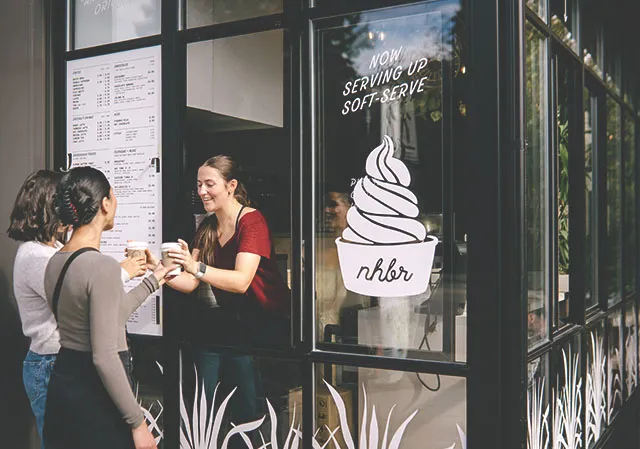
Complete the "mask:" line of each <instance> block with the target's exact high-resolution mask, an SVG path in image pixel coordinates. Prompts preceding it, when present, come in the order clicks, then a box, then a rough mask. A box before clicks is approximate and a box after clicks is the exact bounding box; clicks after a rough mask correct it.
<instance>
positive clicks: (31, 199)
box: [7, 170, 62, 243]
mask: <svg viewBox="0 0 640 449" xmlns="http://www.w3.org/2000/svg"><path fill="white" fill-rule="evenodd" d="M61 178H62V175H61V174H60V173H55V172H52V171H50V170H38V171H37V172H35V173H32V174H30V175H29V176H28V177H27V179H26V180H25V181H24V183H23V184H22V187H20V190H19V191H18V195H17V196H16V200H15V202H14V203H13V210H12V211H11V217H10V224H9V229H7V235H8V236H9V238H11V239H13V240H16V241H18V242H29V241H33V240H36V241H38V242H42V243H48V242H50V241H51V240H52V239H53V238H54V237H55V236H56V234H57V233H58V230H59V229H60V226H61V224H62V222H61V220H60V217H59V216H58V214H57V213H56V211H55V207H54V196H55V193H56V188H57V187H58V184H59V183H60V179H61Z"/></svg>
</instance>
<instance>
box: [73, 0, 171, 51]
mask: <svg viewBox="0 0 640 449" xmlns="http://www.w3.org/2000/svg"><path fill="white" fill-rule="evenodd" d="M73 7H74V8H73V11H74V13H75V14H74V17H73V19H74V22H73V23H74V33H73V35H74V41H73V43H74V45H73V49H79V48H86V47H93V46H96V45H102V44H110V43H113V42H121V41H126V40H129V39H135V38H139V37H145V36H153V35H154V34H160V11H161V7H160V0H109V1H101V0H74V4H73Z"/></svg>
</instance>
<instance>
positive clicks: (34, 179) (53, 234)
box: [7, 170, 146, 439]
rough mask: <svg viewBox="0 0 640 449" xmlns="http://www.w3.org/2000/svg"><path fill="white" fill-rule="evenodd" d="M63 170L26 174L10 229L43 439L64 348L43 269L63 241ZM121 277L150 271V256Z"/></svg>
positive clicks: (125, 265)
mask: <svg viewBox="0 0 640 449" xmlns="http://www.w3.org/2000/svg"><path fill="white" fill-rule="evenodd" d="M60 178H61V175H60V174H58V173H54V172H51V171H48V170H39V171H37V172H35V173H33V174H31V175H29V176H28V177H27V179H26V180H25V182H24V184H23V185H22V187H21V188H20V190H19V192H18V195H17V197H16V200H15V203H14V205H13V210H12V212H11V219H10V221H11V223H10V225H9V229H8V230H7V234H8V235H9V237H10V238H12V239H13V240H16V241H19V242H22V243H21V244H20V247H19V248H18V252H17V253H16V258H15V262H14V265H13V292H14V295H15V298H16V301H17V303H18V311H19V313H20V319H21V321H22V331H23V332H24V334H25V335H26V336H27V337H29V338H30V339H31V344H30V346H29V352H28V353H27V356H26V358H25V360H24V364H23V382H24V386H25V390H26V392H27V396H28V397H29V401H30V402H31V409H32V410H33V413H34V415H35V417H36V424H37V426H38V433H39V434H40V439H42V424H43V420H44V406H45V402H46V397H47V387H48V384H49V376H50V374H51V369H52V368H53V364H54V362H55V357H56V354H57V353H58V351H59V350H60V343H59V339H60V336H59V334H58V326H57V323H56V320H55V318H54V316H53V313H52V312H51V309H50V308H49V305H48V304H47V300H46V295H45V291H44V273H45V268H46V267H47V263H48V262H49V259H50V258H51V256H53V255H54V254H55V253H56V251H57V250H58V249H60V248H61V247H62V244H61V243H60V242H58V240H57V237H58V236H59V235H62V234H63V232H64V231H65V229H64V228H63V227H62V225H61V222H60V219H59V218H58V216H57V214H56V212H55V210H54V206H53V203H54V201H53V197H54V194H55V191H56V187H57V185H58V182H59V180H60ZM120 265H121V267H122V280H123V282H126V281H128V280H129V279H130V278H131V277H134V276H140V275H142V274H144V273H145V272H146V264H145V258H144V257H140V258H138V259H125V260H124V261H123V262H121V264H120Z"/></svg>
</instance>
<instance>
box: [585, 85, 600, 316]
mask: <svg viewBox="0 0 640 449" xmlns="http://www.w3.org/2000/svg"><path fill="white" fill-rule="evenodd" d="M595 105H596V98H595V97H593V96H592V95H591V93H590V92H589V90H588V89H584V183H585V212H586V216H585V231H586V235H585V242H584V247H585V254H584V262H585V264H584V265H585V267H584V268H585V273H584V287H585V292H584V293H585V308H586V309H589V308H591V307H593V306H595V305H596V304H597V303H598V300H597V296H596V291H595V288H594V280H595V276H594V269H595V263H594V262H595V244H596V236H597V232H596V230H595V225H596V216H597V204H596V198H595V190H594V186H595V179H594V177H593V161H594V158H593V154H594V153H593V143H594V136H595V134H594V130H595V126H596V123H597V121H596V115H595Z"/></svg>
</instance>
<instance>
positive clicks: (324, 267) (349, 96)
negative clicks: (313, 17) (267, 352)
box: [316, 2, 470, 360]
mask: <svg viewBox="0 0 640 449" xmlns="http://www.w3.org/2000/svg"><path fill="white" fill-rule="evenodd" d="M460 14H461V11H460V9H459V6H458V4H457V3H454V2H447V3H444V2H440V3H437V4H422V5H414V6H409V7H403V8H395V9H389V10H382V11H376V12H364V13H356V14H350V15H347V16H341V17H335V18H332V19H328V20H326V21H322V22H320V23H318V24H317V33H316V39H317V41H316V45H317V48H318V51H319V54H318V72H317V74H318V76H317V80H318V82H317V89H318V90H317V92H318V105H319V109H318V117H317V123H319V129H318V140H317V142H318V146H319V148H318V155H319V159H318V176H319V178H318V183H317V185H318V186H319V189H318V192H319V194H320V195H319V196H318V197H317V201H318V202H319V207H318V208H317V210H316V212H317V215H316V216H317V217H318V219H317V222H316V223H317V225H316V229H317V234H316V249H317V252H316V255H317V258H316V317H317V331H316V332H317V337H318V340H319V342H321V343H322V342H324V343H332V342H339V343H342V344H345V345H364V346H367V347H369V348H371V350H372V351H373V352H374V353H377V354H379V355H386V356H392V357H421V358H424V357H438V358H442V353H444V354H445V357H446V358H450V359H453V358H455V359H456V360H465V359H466V349H465V347H466V342H465V340H466V313H465V310H466V294H465V291H466V276H465V274H464V272H461V270H458V268H459V267H461V266H464V263H465V258H466V241H465V240H464V234H465V233H466V232H468V231H466V230H468V229H469V225H470V223H466V222H465V219H464V214H459V215H458V218H459V220H457V223H456V226H457V233H456V235H459V236H460V241H457V240H456V239H455V238H454V236H453V234H452V231H451V228H450V227H448V226H451V223H452V215H453V212H454V211H452V210H451V205H450V204H443V196H444V195H445V194H448V195H449V197H450V191H447V190H446V188H447V186H448V185H450V184H452V180H451V179H450V178H449V176H450V174H449V173H446V172H445V171H444V166H445V165H444V164H445V161H446V162H447V163H451V164H453V168H452V169H450V170H451V171H453V173H454V174H455V173H458V172H459V171H460V170H463V168H462V167H461V166H460V165H456V161H452V160H451V158H452V153H451V151H450V150H449V146H448V145H449V143H450V142H445V141H444V132H443V129H444V127H445V126H448V124H449V123H451V122H452V120H453V121H454V123H458V117H459V116H460V117H463V116H464V115H466V106H465V105H464V104H462V103H460V105H459V107H458V108H456V109H455V111H454V112H451V111H450V110H449V111H447V110H446V108H444V106H443V105H444V104H445V102H447V101H451V95H452V85H454V86H455V84H452V83H454V81H453V80H454V79H456V78H464V77H465V76H468V75H467V74H466V68H465V67H464V66H463V65H462V64H461V60H460V57H461V53H462V48H461V45H460V42H459V41H458V40H457V38H456V36H457V33H458V29H459V27H461V26H462V24H463V22H461V19H460ZM445 114H448V115H445ZM456 132H460V130H459V129H458V130H456ZM466 150H467V149H466V148H459V149H457V151H459V152H460V153H461V155H462V154H463V153H464V152H465V151H466ZM457 159H464V157H462V156H461V157H460V158H457ZM459 209H460V210H461V211H462V210H464V207H463V205H460V207H459ZM454 273H455V277H454V275H453V274H454ZM454 347H455V350H454ZM430 353H431V354H432V355H431V354H430Z"/></svg>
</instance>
